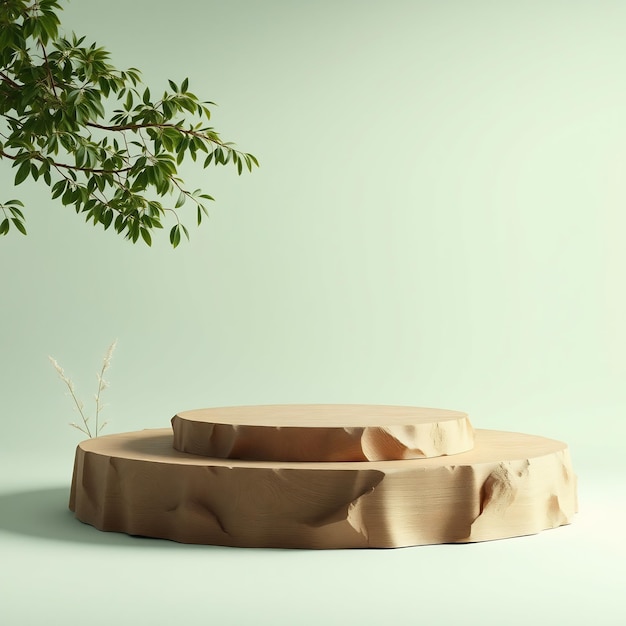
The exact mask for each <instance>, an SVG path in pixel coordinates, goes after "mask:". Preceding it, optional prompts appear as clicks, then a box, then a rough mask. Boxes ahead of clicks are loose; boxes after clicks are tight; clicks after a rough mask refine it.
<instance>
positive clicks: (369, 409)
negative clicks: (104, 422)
mask: <svg viewBox="0 0 626 626" xmlns="http://www.w3.org/2000/svg"><path fill="white" fill-rule="evenodd" d="M172 428H173V430H174V447H175V448H176V449H177V450H180V451H181V452H189V453H191V454H199V455H202V456H209V457H214V458H221V459H246V460H259V461H298V462H300V461H314V462H327V461H388V460H397V459H418V458H428V457H434V456H442V455H447V454H459V453H461V452H466V451H467V450H471V449H472V447H473V445H474V431H473V428H472V425H471V424H470V421H469V419H468V416H467V414H466V413H462V412H460V411H448V410H445V409H430V408H422V407H406V406H376V405H358V404H309V405H302V404H296V405H288V404H284V405H265V406H242V407H221V408H211V409H197V410H193V411H184V412H182V413H177V414H176V415H175V416H174V417H173V418H172Z"/></svg>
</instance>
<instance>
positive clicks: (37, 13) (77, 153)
mask: <svg viewBox="0 0 626 626" xmlns="http://www.w3.org/2000/svg"><path fill="white" fill-rule="evenodd" d="M59 2H60V0H0V161H2V160H6V161H7V162H10V163H11V164H12V167H14V168H15V169H16V172H15V179H14V182H15V185H16V186H17V185H20V184H21V183H23V182H24V181H26V180H27V179H29V178H30V179H33V180H35V181H42V182H43V183H44V184H45V185H47V186H48V187H49V188H50V192H51V196H52V198H53V199H59V200H60V202H61V203H62V204H63V205H66V206H72V207H73V208H74V210H75V211H76V213H80V214H82V215H83V216H84V217H85V221H87V222H89V221H92V222H93V224H94V225H100V226H102V227H103V228H104V230H108V229H109V228H110V227H112V228H113V230H115V231H116V232H117V233H119V234H121V235H123V236H124V237H125V238H126V239H128V240H130V241H132V242H133V243H135V242H137V241H138V240H139V238H141V239H142V240H143V241H144V242H145V243H146V244H148V245H151V243H152V233H153V232H154V230H155V229H161V228H163V227H164V223H163V221H164V218H165V217H166V214H170V215H172V216H173V217H174V219H175V224H174V225H173V226H172V227H171V228H170V231H169V239H170V243H171V244H172V246H174V247H176V246H178V244H179V243H180V240H181V233H182V234H184V235H185V236H186V237H187V238H189V231H188V229H187V228H186V227H185V226H184V224H182V223H181V219H180V216H179V209H181V208H182V207H183V205H185V204H191V205H192V206H193V209H194V212H195V219H196V222H197V224H198V225H199V224H201V222H202V219H203V216H206V215H208V211H207V208H206V205H207V202H208V201H212V200H213V198H212V197H211V196H210V195H208V194H207V193H204V192H203V191H202V190H201V189H195V190H193V191H192V190H190V189H188V188H187V186H186V185H185V183H184V181H183V180H182V179H181V178H180V176H179V174H178V168H179V166H180V165H181V164H182V163H183V161H185V160H186V159H188V158H190V159H191V160H192V161H197V160H198V158H199V157H200V162H201V164H202V167H203V168H205V169H206V168H208V167H209V166H211V165H227V164H229V163H232V164H233V165H234V166H235V168H236V169H237V172H238V173H239V174H241V173H242V172H243V171H244V170H247V171H252V169H253V167H258V165H259V164H258V161H257V159H256V158H255V157H254V156H253V155H252V154H249V153H245V152H242V151H240V150H238V149H236V147H235V146H234V144H232V143H230V142H227V141H224V140H222V138H221V137H220V135H219V134H218V133H217V131H216V130H215V129H214V128H213V127H212V126H210V125H208V124H209V122H210V119H211V112H210V109H209V107H210V106H211V105H212V104H213V103H212V102H208V101H201V100H200V99H199V98H198V97H197V96H196V95H195V94H194V93H192V92H191V91H189V80H188V79H187V78H185V79H184V80H183V81H182V83H180V84H177V83H175V82H174V81H172V80H169V81H168V88H166V89H165V91H164V92H163V94H162V95H161V97H160V98H158V99H155V98H153V96H152V94H151V92H150V89H149V88H148V87H144V86H143V85H142V83H141V75H140V72H139V70H137V69H135V68H130V69H128V70H125V71H121V70H118V69H116V68H115V67H113V66H112V65H111V64H110V62H109V57H110V54H109V52H108V51H107V50H105V49H104V48H102V47H99V46H97V45H96V44H95V43H93V44H91V45H89V46H87V45H85V43H84V40H85V37H80V38H79V37H77V36H76V35H72V36H71V37H70V38H66V37H64V36H61V35H60V33H59V26H60V21H59V18H58V16H57V12H58V11H59V10H60V9H61V7H60V5H59ZM107 111H112V112H110V114H109V115H108V116H107V113H106V112H107ZM23 206H24V205H23V204H22V203H21V202H20V201H19V200H9V201H7V202H5V203H4V204H0V211H2V214H0V217H1V218H2V221H1V222H0V235H6V234H7V233H8V232H9V231H10V230H11V228H15V229H16V230H18V231H19V232H21V233H23V234H26V228H25V225H24V221H25V220H24V214H23V212H22V211H21V210H20V209H19V208H18V207H22V208H23Z"/></svg>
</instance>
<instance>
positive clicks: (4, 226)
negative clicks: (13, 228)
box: [0, 217, 9, 235]
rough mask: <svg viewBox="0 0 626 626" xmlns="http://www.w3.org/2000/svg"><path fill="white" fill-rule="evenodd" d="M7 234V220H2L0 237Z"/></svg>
mask: <svg viewBox="0 0 626 626" xmlns="http://www.w3.org/2000/svg"><path fill="white" fill-rule="evenodd" d="M8 232H9V220H8V218H6V217H5V218H4V219H3V220H2V224H0V235H6V234H7V233H8Z"/></svg>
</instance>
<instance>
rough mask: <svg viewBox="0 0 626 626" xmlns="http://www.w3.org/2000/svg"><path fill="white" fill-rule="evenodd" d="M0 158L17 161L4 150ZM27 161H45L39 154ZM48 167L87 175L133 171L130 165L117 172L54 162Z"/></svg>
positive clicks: (0, 153) (33, 155) (14, 156)
mask: <svg viewBox="0 0 626 626" xmlns="http://www.w3.org/2000/svg"><path fill="white" fill-rule="evenodd" d="M0 157H6V158H7V159H11V160H12V161H17V159H18V156H17V155H15V154H8V153H7V152H5V151H4V150H0ZM29 159H31V160H35V161H41V162H43V161H46V159H45V158H44V157H42V156H41V155H40V154H32V155H30V156H29ZM50 165H52V166H54V167H56V168H59V167H62V168H64V169H66V170H74V171H76V172H88V173H89V174H121V173H123V172H128V171H129V170H131V169H133V168H132V165H129V166H128V167H122V168H120V169H119V170H103V169H96V168H93V167H80V166H78V165H69V164H68V163H57V162H56V161H50Z"/></svg>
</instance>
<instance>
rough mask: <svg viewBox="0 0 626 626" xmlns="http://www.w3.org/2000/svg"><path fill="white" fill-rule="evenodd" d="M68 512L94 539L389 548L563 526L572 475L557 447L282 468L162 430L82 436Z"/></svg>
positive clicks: (497, 442) (524, 442) (511, 445)
mask: <svg viewBox="0 0 626 626" xmlns="http://www.w3.org/2000/svg"><path fill="white" fill-rule="evenodd" d="M70 508H71V509H72V510H73V511H74V512H75V515H76V517H77V518H78V519H79V520H81V521H83V522H86V523H88V524H92V525H93V526H95V527H96V528H99V529H100V530H106V531H117V532H124V533H128V534H131V535H142V536H148V537H161V538H165V539H172V540H174V541H179V542H184V543H198V544H215V545H225V546H242V547H279V548H367V547H371V548H391V547H400V546H412V545H423V544H436V543H450V542H459V543H462V542H471V541H484V540H490V539H500V538H505V537H513V536H518V535H527V534H532V533H536V532H539V531H541V530H544V529H547V528H554V527H557V526H560V525H562V524H567V523H569V522H570V521H571V519H572V517H573V515H574V513H575V511H576V510H577V495H576V477H575V475H574V473H573V471H572V467H571V463H570V456H569V451H568V449H567V446H566V445H565V444H564V443H561V442H559V441H554V440H551V439H546V438H543V437H536V436H533V435H523V434H519V433H507V432H499V431H487V430H477V431H476V433H475V447H474V449H473V450H472V451H469V452H465V453H462V454H458V455H455V456H447V457H438V458H430V459H414V460H398V461H372V462H348V463H346V462H337V463H288V462H276V461H274V462H268V461H265V462H263V461H237V460H228V459H210V458H203V457H200V456H196V455H191V454H187V453H183V452H180V451H177V450H175V449H174V448H173V447H172V433H171V431H170V430H169V429H163V430H161V429H160V430H145V431H140V432H135V433H124V434H120V435H110V436H106V437H99V438H97V439H90V440H87V441H84V442H83V443H81V444H79V446H78V448H77V451H76V460H75V466H74V476H73V481H72V491H71V499H70Z"/></svg>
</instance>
